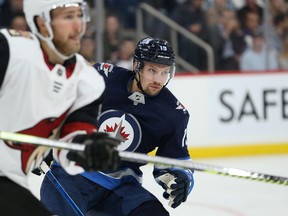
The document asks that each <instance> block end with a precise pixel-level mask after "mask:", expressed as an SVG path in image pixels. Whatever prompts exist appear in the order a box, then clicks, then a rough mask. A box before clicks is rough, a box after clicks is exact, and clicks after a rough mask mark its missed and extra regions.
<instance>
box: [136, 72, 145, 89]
mask: <svg viewBox="0 0 288 216" xmlns="http://www.w3.org/2000/svg"><path fill="white" fill-rule="evenodd" d="M135 75H136V76H135V80H136V85H137V87H138V88H139V89H140V90H141V91H142V93H144V94H146V93H145V91H144V89H143V87H142V85H141V82H140V72H139V70H137V71H135ZM137 75H138V77H137Z"/></svg>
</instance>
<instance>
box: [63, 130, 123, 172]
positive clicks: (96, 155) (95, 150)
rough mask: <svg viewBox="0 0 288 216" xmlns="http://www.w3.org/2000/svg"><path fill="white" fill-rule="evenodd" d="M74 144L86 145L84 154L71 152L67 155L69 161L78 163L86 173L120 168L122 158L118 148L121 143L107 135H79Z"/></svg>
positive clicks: (98, 133)
mask: <svg viewBox="0 0 288 216" xmlns="http://www.w3.org/2000/svg"><path fill="white" fill-rule="evenodd" d="M72 142H75V143H83V144H85V145H86V148H85V150H84V151H83V152H80V151H70V152H69V153H68V154H67V158H68V159H69V160H72V161H75V162H77V163H78V164H79V165H80V166H81V167H83V168H84V170H85V171H108V170H115V169H117V168H118V167H119V164H120V157H119V154H118V151H117V150H116V147H117V146H118V145H119V144H120V141H119V140H117V139H114V138H112V137H110V136H109V135H108V134H107V133H100V132H97V133H92V134H89V135H86V134H85V135H77V136H76V137H75V138H74V139H73V141H72Z"/></svg>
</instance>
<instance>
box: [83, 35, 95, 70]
mask: <svg viewBox="0 0 288 216" xmlns="http://www.w3.org/2000/svg"><path fill="white" fill-rule="evenodd" d="M95 50H96V49H95V41H94V37H93V36H88V35H84V36H83V38H82V40H81V48H80V51H79V53H80V54H81V55H83V57H84V58H85V59H86V60H87V61H88V62H90V63H91V64H93V63H95V52H96V51H95Z"/></svg>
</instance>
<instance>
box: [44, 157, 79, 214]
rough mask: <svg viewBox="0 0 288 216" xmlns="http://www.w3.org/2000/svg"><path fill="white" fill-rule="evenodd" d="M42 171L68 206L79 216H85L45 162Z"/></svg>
mask: <svg viewBox="0 0 288 216" xmlns="http://www.w3.org/2000/svg"><path fill="white" fill-rule="evenodd" d="M40 169H41V171H42V172H43V173H44V174H46V176H47V177H48V179H49V180H50V182H51V183H52V184H53V185H54V187H55V188H56V189H57V191H58V192H59V193H60V194H61V196H62V197H63V198H64V199H65V200H66V201H67V202H68V204H69V205H70V206H71V208H72V209H73V210H74V212H75V213H76V214H77V216H84V214H83V213H82V211H81V210H80V209H79V207H78V206H77V205H76V203H75V202H74V200H73V199H72V198H71V197H70V196H69V194H68V193H67V192H66V190H65V189H64V188H63V186H62V185H61V184H60V182H59V181H58V180H57V178H56V177H55V176H54V174H53V173H52V171H51V170H50V169H49V167H48V165H47V164H46V163H45V162H42V163H41V166H40Z"/></svg>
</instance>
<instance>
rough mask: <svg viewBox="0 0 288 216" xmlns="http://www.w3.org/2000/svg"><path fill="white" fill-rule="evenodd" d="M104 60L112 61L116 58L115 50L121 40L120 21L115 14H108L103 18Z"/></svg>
mask: <svg viewBox="0 0 288 216" xmlns="http://www.w3.org/2000/svg"><path fill="white" fill-rule="evenodd" d="M103 40H104V41H103V45H104V46H103V47H104V60H105V61H109V62H113V61H115V59H116V58H117V50H118V46H119V42H120V40H121V27H120V21H119V19H118V17H117V16H116V15H115V14H108V15H107V16H106V18H105V30H104V37H103Z"/></svg>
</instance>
